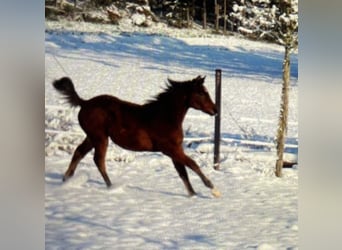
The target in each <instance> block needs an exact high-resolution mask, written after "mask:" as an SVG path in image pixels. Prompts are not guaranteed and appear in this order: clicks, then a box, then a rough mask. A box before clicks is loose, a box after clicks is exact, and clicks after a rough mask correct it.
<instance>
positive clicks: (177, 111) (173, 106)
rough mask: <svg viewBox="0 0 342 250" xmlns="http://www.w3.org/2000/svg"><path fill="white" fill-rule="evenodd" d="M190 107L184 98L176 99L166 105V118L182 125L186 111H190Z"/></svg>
mask: <svg viewBox="0 0 342 250" xmlns="http://www.w3.org/2000/svg"><path fill="white" fill-rule="evenodd" d="M188 109H189V108H188V107H187V106H186V105H185V103H183V102H182V100H179V99H178V100H176V99H175V100H174V101H173V102H170V103H169V104H168V105H166V106H165V111H163V112H165V113H164V114H165V117H166V119H167V120H168V121H169V122H171V123H173V124H175V125H176V124H177V125H178V126H182V123H183V120H184V118H185V115H186V113H187V112H188Z"/></svg>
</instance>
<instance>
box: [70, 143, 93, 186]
mask: <svg viewBox="0 0 342 250" xmlns="http://www.w3.org/2000/svg"><path fill="white" fill-rule="evenodd" d="M92 148H93V144H92V143H91V141H90V140H89V138H88V137H87V138H85V139H84V141H83V142H82V143H81V144H80V145H79V146H78V147H77V148H76V150H75V152H74V155H73V156H72V159H71V162H70V164H69V167H68V170H67V171H66V172H65V174H64V177H63V181H66V180H67V179H69V178H70V177H71V176H73V175H74V173H75V169H76V167H77V165H78V163H79V162H80V161H81V160H82V158H83V157H84V156H85V155H86V154H87V153H88V152H89V151H90V150H91V149H92Z"/></svg>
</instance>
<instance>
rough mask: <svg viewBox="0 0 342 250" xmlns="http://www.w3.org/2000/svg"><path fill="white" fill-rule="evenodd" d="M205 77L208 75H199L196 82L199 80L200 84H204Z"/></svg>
mask: <svg viewBox="0 0 342 250" xmlns="http://www.w3.org/2000/svg"><path fill="white" fill-rule="evenodd" d="M205 77H206V76H203V77H202V76H200V75H199V76H197V77H196V78H195V80H196V82H197V83H198V84H201V85H202V84H203V83H204V80H205Z"/></svg>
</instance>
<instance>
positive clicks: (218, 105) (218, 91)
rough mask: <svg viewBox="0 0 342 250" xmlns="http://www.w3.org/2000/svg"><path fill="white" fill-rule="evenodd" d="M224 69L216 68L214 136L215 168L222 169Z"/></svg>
mask: <svg viewBox="0 0 342 250" xmlns="http://www.w3.org/2000/svg"><path fill="white" fill-rule="evenodd" d="M221 75H222V70H221V69H216V70H215V105H216V108H217V115H216V116H215V138H214V169H216V170H218V169H220V140H221V82H222V80H221V79H222V76H221Z"/></svg>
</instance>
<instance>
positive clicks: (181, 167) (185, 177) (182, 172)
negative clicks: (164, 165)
mask: <svg viewBox="0 0 342 250" xmlns="http://www.w3.org/2000/svg"><path fill="white" fill-rule="evenodd" d="M172 162H173V165H174V166H175V168H176V170H177V172H178V174H179V177H180V178H181V179H182V181H183V182H184V185H185V188H186V190H187V191H188V193H189V196H193V195H195V194H196V192H195V191H194V189H193V188H192V186H191V183H190V181H189V177H188V173H187V172H186V169H185V166H184V165H183V164H181V163H179V162H176V161H174V160H172Z"/></svg>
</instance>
